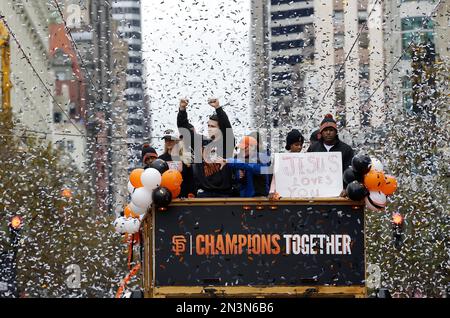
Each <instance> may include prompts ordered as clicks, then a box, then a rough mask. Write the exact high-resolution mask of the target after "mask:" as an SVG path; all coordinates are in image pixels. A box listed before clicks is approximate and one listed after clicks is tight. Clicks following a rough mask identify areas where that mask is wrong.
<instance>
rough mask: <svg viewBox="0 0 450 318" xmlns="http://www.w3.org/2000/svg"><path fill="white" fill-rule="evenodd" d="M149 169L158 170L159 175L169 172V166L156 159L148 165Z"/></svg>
mask: <svg viewBox="0 0 450 318" xmlns="http://www.w3.org/2000/svg"><path fill="white" fill-rule="evenodd" d="M149 168H154V169H156V170H158V171H159V173H161V174H163V173H164V172H166V171H167V170H169V165H168V164H167V162H165V161H164V160H162V159H156V160H155V161H153V162H152V163H151V164H150V166H149Z"/></svg>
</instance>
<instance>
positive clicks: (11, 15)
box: [0, 1, 55, 141]
mask: <svg viewBox="0 0 450 318" xmlns="http://www.w3.org/2000/svg"><path fill="white" fill-rule="evenodd" d="M0 15H1V16H3V17H4V19H5V22H6V23H7V25H8V27H9V29H10V30H11V32H12V34H9V44H10V63H9V64H10V67H9V68H10V82H11V89H10V95H11V102H10V104H11V110H12V114H13V118H14V124H15V129H16V130H17V132H18V133H19V132H20V133H22V132H27V130H34V131H40V132H44V133H48V134H40V136H42V137H45V138H47V140H48V141H52V135H51V132H52V130H53V100H52V99H51V97H50V95H49V94H48V91H47V89H46V87H48V88H49V89H50V90H52V88H53V87H54V83H55V76H54V73H53V72H51V67H52V65H51V58H50V56H49V42H48V22H47V21H48V19H49V16H50V11H49V6H48V4H47V3H45V2H42V1H28V2H26V1H0ZM5 30H8V28H6V26H5ZM8 32H9V31H8ZM13 35H14V36H15V38H16V39H17V41H18V43H19V44H18V43H17V42H16V41H15V40H14V38H13ZM19 45H20V47H21V48H22V49H23V50H24V52H25V54H26V55H27V58H28V61H29V63H31V65H30V64H29V63H28V61H27V60H26V59H25V57H24V54H23V53H22V51H21V50H20V48H19ZM32 67H34V69H35V71H36V72H37V73H38V74H39V76H40V78H41V79H42V81H43V82H44V84H42V83H41V82H40V81H39V79H38V75H37V74H35V72H34V71H33V69H32ZM44 85H45V86H44Z"/></svg>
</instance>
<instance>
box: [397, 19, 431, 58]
mask: <svg viewBox="0 0 450 318" xmlns="http://www.w3.org/2000/svg"><path fill="white" fill-rule="evenodd" d="M433 27H434V26H433V21H432V20H428V19H427V18H426V17H410V18H404V19H402V21H401V29H402V50H405V49H406V48H408V47H409V46H410V44H411V42H413V43H415V44H425V43H428V42H431V43H434V31H433ZM410 58H411V52H406V54H405V55H404V59H410Z"/></svg>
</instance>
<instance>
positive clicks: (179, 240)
mask: <svg viewBox="0 0 450 318" xmlns="http://www.w3.org/2000/svg"><path fill="white" fill-rule="evenodd" d="M185 251H186V238H185V237H184V235H174V236H172V252H174V253H175V255H177V256H179V255H180V254H181V253H184V252H185Z"/></svg>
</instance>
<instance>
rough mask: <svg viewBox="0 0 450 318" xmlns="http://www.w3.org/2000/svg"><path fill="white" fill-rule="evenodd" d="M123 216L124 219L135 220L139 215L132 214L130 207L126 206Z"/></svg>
mask: <svg viewBox="0 0 450 318" xmlns="http://www.w3.org/2000/svg"><path fill="white" fill-rule="evenodd" d="M123 216H124V217H126V218H137V217H139V214H136V213H134V212H133V210H132V209H131V207H130V205H129V204H128V205H127V206H126V207H125V209H124V211H123Z"/></svg>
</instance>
